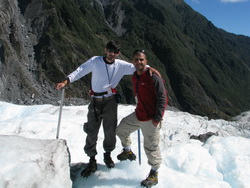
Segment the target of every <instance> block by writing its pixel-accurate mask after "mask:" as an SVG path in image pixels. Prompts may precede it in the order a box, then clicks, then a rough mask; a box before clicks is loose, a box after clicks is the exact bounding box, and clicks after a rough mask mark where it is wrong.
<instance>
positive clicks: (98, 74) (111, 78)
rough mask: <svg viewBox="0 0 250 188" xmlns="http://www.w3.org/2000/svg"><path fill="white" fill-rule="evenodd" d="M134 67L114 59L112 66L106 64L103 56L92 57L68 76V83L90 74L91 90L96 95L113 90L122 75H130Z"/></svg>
mask: <svg viewBox="0 0 250 188" xmlns="http://www.w3.org/2000/svg"><path fill="white" fill-rule="evenodd" d="M134 71H135V67H134V65H133V64H132V63H128V62H126V61H123V60H120V59H115V62H114V63H112V64H107V63H105V62H104V60H103V56H94V57H92V58H90V59H89V60H88V61H86V62H85V63H83V64H82V65H80V66H79V67H78V68H77V69H76V70H75V71H74V72H72V73H71V74H69V75H68V78H69V80H70V83H72V82H74V81H76V80H78V79H80V78H81V77H83V76H85V75H87V74H88V73H90V72H92V78H91V88H92V90H93V91H94V92H96V93H101V92H105V91H108V89H109V88H115V87H116V86H117V85H118V83H119V81H120V80H121V79H122V77H123V76H124V75H132V74H133V73H134Z"/></svg>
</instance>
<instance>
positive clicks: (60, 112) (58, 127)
mask: <svg viewBox="0 0 250 188" xmlns="http://www.w3.org/2000/svg"><path fill="white" fill-rule="evenodd" d="M64 92H65V89H64V88H63V89H62V96H61V104H60V110H59V118H58V124H57V133H56V139H58V137H59V132H60V124H61V117H62V106H63V99H64Z"/></svg>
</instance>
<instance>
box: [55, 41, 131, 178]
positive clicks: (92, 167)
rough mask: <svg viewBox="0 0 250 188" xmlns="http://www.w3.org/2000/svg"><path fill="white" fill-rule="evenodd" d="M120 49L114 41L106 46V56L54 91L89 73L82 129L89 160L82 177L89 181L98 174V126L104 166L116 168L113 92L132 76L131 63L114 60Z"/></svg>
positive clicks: (85, 65)
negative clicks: (85, 136)
mask: <svg viewBox="0 0 250 188" xmlns="http://www.w3.org/2000/svg"><path fill="white" fill-rule="evenodd" d="M120 48H121V47H120V44H119V43H118V42H117V41H110V42H108V43H107V45H106V48H105V54H106V55H105V56H94V57H92V58H90V59H89V60H87V61H86V62H85V63H83V64H82V65H80V66H79V67H78V68H77V69H76V70H75V71H74V72H72V73H71V74H69V75H68V76H67V79H66V80H64V81H63V82H61V83H58V84H57V85H56V89H58V90H59V89H61V88H63V87H65V86H66V85H67V84H69V83H72V82H74V81H76V80H78V79H80V78H81V77H83V76H85V75H87V74H88V73H90V72H92V78H91V96H92V100H91V102H90V104H89V107H88V109H89V111H88V115H87V117H88V121H87V122H86V123H85V124H84V127H83V129H84V131H85V132H86V134H87V138H86V144H85V147H84V151H85V153H86V154H87V155H88V156H89V157H90V160H89V163H88V165H87V166H86V168H85V169H83V171H82V173H81V175H82V176H83V177H88V176H89V175H90V174H91V173H94V172H95V171H96V170H97V164H96V159H95V156H96V155H97V151H96V144H97V137H98V132H99V129H100V126H101V123H102V124H103V130H104V135H105V137H104V141H103V148H104V151H105V153H104V162H105V164H106V166H107V167H108V168H113V167H114V166H115V164H114V162H113V160H112V158H111V152H112V151H113V150H114V149H115V145H116V134H115V131H116V127H117V102H116V100H115V93H116V89H115V88H116V86H117V85H118V83H119V81H120V80H121V78H122V77H123V76H124V75H132V74H133V73H134V72H135V67H134V65H133V64H132V63H128V62H126V61H123V60H120V59H116V57H117V56H118V55H119V54H120Z"/></svg>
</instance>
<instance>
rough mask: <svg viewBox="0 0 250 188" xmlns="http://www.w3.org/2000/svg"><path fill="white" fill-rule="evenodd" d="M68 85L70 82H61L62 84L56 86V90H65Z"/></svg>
mask: <svg viewBox="0 0 250 188" xmlns="http://www.w3.org/2000/svg"><path fill="white" fill-rule="evenodd" d="M68 83H69V80H68V79H66V80H64V81H63V82H60V83H58V84H56V86H55V88H56V89H57V90H60V89H62V88H64V87H65V86H66V85H68Z"/></svg>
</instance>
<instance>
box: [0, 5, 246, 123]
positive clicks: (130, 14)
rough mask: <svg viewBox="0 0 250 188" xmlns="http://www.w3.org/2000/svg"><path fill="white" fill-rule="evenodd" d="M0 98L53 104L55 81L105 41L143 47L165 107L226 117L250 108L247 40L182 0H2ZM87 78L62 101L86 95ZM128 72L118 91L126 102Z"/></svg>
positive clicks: (127, 52)
mask: <svg viewBox="0 0 250 188" xmlns="http://www.w3.org/2000/svg"><path fill="white" fill-rule="evenodd" d="M0 10H1V12H0V17H1V20H2V24H1V26H0V89H1V93H0V98H1V99H2V100H4V101H11V102H14V103H19V104H20V103H21V104H22V103H24V104H42V103H52V104H56V103H57V101H58V100H59V98H60V92H58V91H56V90H55V89H54V85H55V83H57V82H60V81H61V80H63V79H64V78H65V77H66V76H67V74H69V73H70V72H72V71H73V70H75V68H77V67H78V66H79V65H80V64H81V63H82V62H84V61H85V60H87V59H88V58H90V57H91V56H94V55H102V54H103V52H104V47H105V44H106V43H107V41H109V40H111V39H114V40H118V41H120V42H121V44H122V46H123V50H122V54H121V56H120V58H122V59H125V60H127V61H129V60H130V59H131V55H132V52H133V50H134V49H138V48H139V49H144V50H146V52H147V55H148V59H149V64H150V66H152V67H155V68H157V69H158V70H159V71H160V72H161V74H162V75H163V78H164V80H165V81H166V87H167V89H168V93H169V99H170V105H171V106H175V107H177V108H179V109H181V110H183V111H187V112H190V113H193V114H199V115H202V116H208V117H209V118H223V119H230V117H232V116H235V115H237V114H239V113H240V112H243V111H247V110H249V107H250V98H249V93H250V84H249V83H250V54H249V51H250V38H249V37H246V36H243V35H235V34H231V33H227V32H226V31H224V30H222V29H218V28H216V27H215V26H214V25H213V24H212V23H211V22H210V21H209V20H207V19H206V18H205V17H204V16H202V15H201V14H199V13H197V12H195V11H194V10H192V9H191V8H190V7H189V6H188V5H187V4H186V3H185V2H184V1H183V0H114V1H111V0H84V1H83V0H64V1H60V0H6V1H4V2H0ZM90 76H91V75H88V76H86V77H84V78H82V79H81V81H78V82H75V83H73V84H71V85H70V86H69V87H68V88H67V89H66V98H67V99H68V100H67V101H66V102H68V103H77V104H79V102H81V103H82V102H84V101H79V100H78V101H76V100H77V98H82V99H88V89H89V84H90ZM130 79H131V77H130V76H126V77H124V78H123V80H122V81H121V83H120V84H119V86H118V90H119V91H120V92H122V93H123V94H124V96H125V97H124V99H125V100H124V103H128V104H132V103H133V102H134V99H133V96H132V86H131V82H130Z"/></svg>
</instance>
